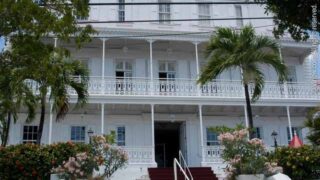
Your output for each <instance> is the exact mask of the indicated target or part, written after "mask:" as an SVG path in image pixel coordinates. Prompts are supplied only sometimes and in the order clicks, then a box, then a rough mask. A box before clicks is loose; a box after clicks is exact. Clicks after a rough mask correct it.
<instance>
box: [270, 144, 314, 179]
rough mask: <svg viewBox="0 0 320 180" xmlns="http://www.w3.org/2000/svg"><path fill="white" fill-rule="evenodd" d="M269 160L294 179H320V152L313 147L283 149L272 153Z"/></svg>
mask: <svg viewBox="0 0 320 180" xmlns="http://www.w3.org/2000/svg"><path fill="white" fill-rule="evenodd" d="M269 159H270V160H271V161H274V162H277V163H278V164H279V165H280V166H282V167H283V171H284V173H285V174H287V175H288V176H290V177H291V178H292V179H317V178H319V177H320V151H319V149H315V148H313V147H312V146H307V145H304V146H302V147H300V148H290V147H281V148H278V149H277V150H276V151H275V152H273V153H271V154H270V155H269Z"/></svg>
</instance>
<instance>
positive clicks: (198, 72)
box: [193, 42, 201, 96]
mask: <svg viewBox="0 0 320 180" xmlns="http://www.w3.org/2000/svg"><path fill="white" fill-rule="evenodd" d="M193 44H194V50H195V54H196V66H197V67H196V70H197V79H198V78H199V76H200V64H199V54H198V44H199V43H198V42H193ZM197 91H198V96H200V95H201V91H200V85H199V84H197Z"/></svg>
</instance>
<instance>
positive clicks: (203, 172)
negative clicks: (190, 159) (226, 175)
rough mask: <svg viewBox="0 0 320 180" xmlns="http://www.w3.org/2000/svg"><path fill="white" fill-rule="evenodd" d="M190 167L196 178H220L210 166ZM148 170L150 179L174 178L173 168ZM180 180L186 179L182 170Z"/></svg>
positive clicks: (212, 179)
mask: <svg viewBox="0 0 320 180" xmlns="http://www.w3.org/2000/svg"><path fill="white" fill-rule="evenodd" d="M189 169H190V172H191V174H192V176H193V179H194V180H218V178H217V176H216V175H215V174H214V173H213V171H212V170H211V168H210V167H190V168H189ZM178 171H179V170H178ZM148 172H149V177H150V180H174V175H173V168H148ZM178 180H184V176H183V174H182V173H181V172H180V171H179V172H178Z"/></svg>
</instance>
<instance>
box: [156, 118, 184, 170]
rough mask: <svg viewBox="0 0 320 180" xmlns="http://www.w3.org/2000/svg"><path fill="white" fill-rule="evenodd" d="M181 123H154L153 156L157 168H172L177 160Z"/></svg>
mask: <svg viewBox="0 0 320 180" xmlns="http://www.w3.org/2000/svg"><path fill="white" fill-rule="evenodd" d="M180 126H181V123H172V122H156V123H155V145H156V147H155V156H156V162H157V164H158V167H172V166H173V159H174V158H177V159H178V158H179V149H180Z"/></svg>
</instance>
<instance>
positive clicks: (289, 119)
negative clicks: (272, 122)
mask: <svg viewBox="0 0 320 180" xmlns="http://www.w3.org/2000/svg"><path fill="white" fill-rule="evenodd" d="M287 116H288V124H289V133H290V136H289V137H290V141H291V139H292V126H291V117H290V107H289V106H287Z"/></svg>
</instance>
